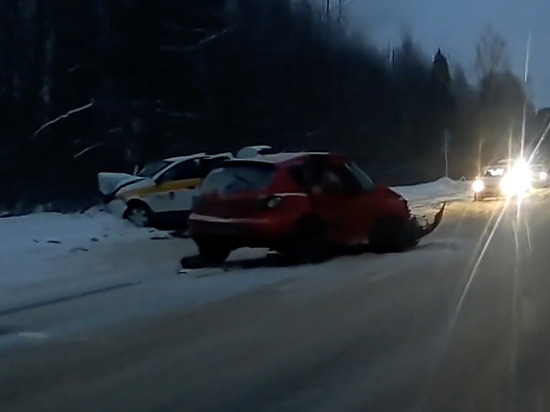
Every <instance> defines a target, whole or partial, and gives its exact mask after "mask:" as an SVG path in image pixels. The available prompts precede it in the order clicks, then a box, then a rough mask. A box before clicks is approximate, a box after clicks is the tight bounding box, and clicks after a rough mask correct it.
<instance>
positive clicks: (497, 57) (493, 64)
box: [475, 27, 510, 80]
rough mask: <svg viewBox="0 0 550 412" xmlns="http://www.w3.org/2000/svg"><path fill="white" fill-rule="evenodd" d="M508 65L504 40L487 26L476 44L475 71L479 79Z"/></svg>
mask: <svg viewBox="0 0 550 412" xmlns="http://www.w3.org/2000/svg"><path fill="white" fill-rule="evenodd" d="M509 67H510V58H509V55H508V46H507V44H506V40H505V39H504V38H503V37H502V36H500V35H499V34H498V33H496V32H495V31H494V30H493V29H492V28H491V27H487V28H486V29H485V30H484V32H483V34H482V35H481V37H480V39H479V42H478V44H477V46H476V60H475V71H476V74H477V76H478V79H479V80H481V79H483V78H484V77H486V76H487V75H489V74H491V73H498V72H504V71H507V70H508V69H509Z"/></svg>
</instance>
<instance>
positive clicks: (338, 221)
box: [308, 159, 372, 244]
mask: <svg viewBox="0 0 550 412" xmlns="http://www.w3.org/2000/svg"><path fill="white" fill-rule="evenodd" d="M308 172H309V179H308V181H309V186H310V187H309V193H310V198H311V204H312V209H313V213H314V214H316V215H318V216H319V217H321V219H322V220H323V222H324V223H325V224H326V229H327V235H328V237H329V239H330V240H333V241H336V242H338V243H344V244H353V243H359V242H364V241H365V240H366V237H367V236H366V235H367V231H366V227H367V223H368V221H369V214H370V210H369V209H370V208H369V203H370V199H371V197H372V196H371V195H370V193H368V192H367V191H365V190H363V188H362V187H361V185H360V184H359V182H357V180H356V179H355V178H354V176H353V175H352V173H351V172H350V171H349V169H348V168H347V167H346V165H345V164H344V163H334V162H332V161H330V160H329V159H326V161H324V162H316V163H313V164H310V165H309V166H308Z"/></svg>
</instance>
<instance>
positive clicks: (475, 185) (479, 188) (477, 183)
mask: <svg viewBox="0 0 550 412" xmlns="http://www.w3.org/2000/svg"><path fill="white" fill-rule="evenodd" d="M472 189H474V192H476V193H479V192H481V191H482V190H483V189H485V185H484V184H483V182H482V181H481V180H476V181H474V183H472Z"/></svg>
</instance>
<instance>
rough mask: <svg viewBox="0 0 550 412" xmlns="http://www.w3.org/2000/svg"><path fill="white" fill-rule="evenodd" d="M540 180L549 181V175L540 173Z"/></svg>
mask: <svg viewBox="0 0 550 412" xmlns="http://www.w3.org/2000/svg"><path fill="white" fill-rule="evenodd" d="M539 179H540V180H546V179H548V173H546V172H540V173H539Z"/></svg>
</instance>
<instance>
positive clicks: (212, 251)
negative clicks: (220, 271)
mask: <svg viewBox="0 0 550 412" xmlns="http://www.w3.org/2000/svg"><path fill="white" fill-rule="evenodd" d="M197 246H198V247H199V254H200V256H201V258H203V259H204V260H205V261H206V262H207V263H214V264H218V265H221V264H222V263H223V262H225V260H226V259H227V258H228V257H229V254H230V253H231V248H230V247H228V246H226V245H224V244H223V243H221V242H219V241H217V240H215V239H205V240H201V241H198V242H197Z"/></svg>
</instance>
